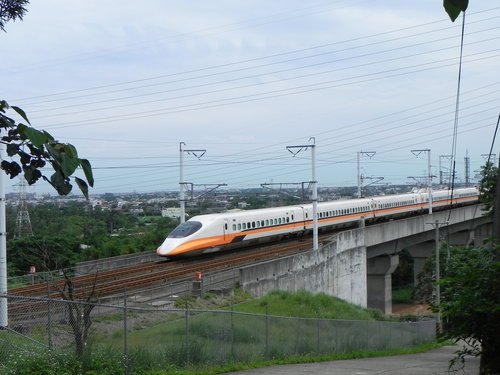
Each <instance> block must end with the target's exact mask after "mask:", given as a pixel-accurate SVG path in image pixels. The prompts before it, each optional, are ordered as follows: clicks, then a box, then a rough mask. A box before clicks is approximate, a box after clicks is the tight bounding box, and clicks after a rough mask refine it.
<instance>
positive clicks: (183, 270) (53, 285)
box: [9, 233, 331, 299]
mask: <svg viewBox="0 0 500 375" xmlns="http://www.w3.org/2000/svg"><path fill="white" fill-rule="evenodd" d="M328 236H331V233H330V234H327V235H323V239H324V238H326V237H328ZM320 239H321V237H320ZM310 248H311V243H310V241H309V240H307V241H297V240H294V241H292V240H288V241H285V242H284V241H281V242H278V243H274V244H267V245H265V246H262V245H260V246H258V247H257V246H256V247H249V248H246V249H239V250H237V251H228V252H221V253H214V254H210V255H206V256H202V257H198V258H187V259H181V260H169V261H158V262H154V263H141V264H138V265H135V266H127V267H123V268H118V269H115V270H112V271H104V272H98V273H95V274H88V275H80V276H75V277H72V278H71V282H72V283H73V287H74V288H75V293H74V296H75V297H80V298H84V296H85V294H86V293H87V294H88V290H89V288H94V295H96V296H99V297H105V296H110V295H116V294H122V293H124V292H133V291H134V290H138V289H143V288H145V287H150V286H154V285H161V284H166V283H173V282H181V281H186V280H190V279H192V277H193V275H194V273H195V272H203V273H208V274H210V273H215V272H217V271H220V270H227V269H231V268H238V267H242V266H245V265H248V264H252V263H255V262H261V261H265V260H269V259H274V258H277V257H281V256H287V255H291V254H294V253H298V252H301V251H307V250H309V249H310ZM64 287H65V280H64V279H60V280H55V281H52V282H48V283H42V284H35V285H30V286H26V287H21V288H16V289H12V290H9V294H11V295H16V296H29V297H49V296H50V297H51V298H62V297H63V294H62V290H63V288H64ZM76 299H78V298H76Z"/></svg>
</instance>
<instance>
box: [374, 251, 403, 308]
mask: <svg viewBox="0 0 500 375" xmlns="http://www.w3.org/2000/svg"><path fill="white" fill-rule="evenodd" d="M398 264H399V256H398V255H382V256H378V257H375V258H371V259H368V262H367V270H366V271H367V280H366V281H367V292H368V293H367V294H368V301H367V302H368V303H367V304H368V307H370V308H374V309H378V310H381V311H383V312H384V313H385V314H391V313H392V282H391V281H392V277H391V275H392V273H393V272H394V270H395V269H396V268H397V266H398Z"/></svg>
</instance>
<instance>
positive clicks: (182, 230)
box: [168, 221, 201, 238]
mask: <svg viewBox="0 0 500 375" xmlns="http://www.w3.org/2000/svg"><path fill="white" fill-rule="evenodd" d="M200 228H201V223H200V222H199V221H186V222H185V223H182V224H180V225H178V226H177V228H175V229H174V230H173V231H172V232H171V233H170V234H169V235H168V237H169V238H183V237H187V236H190V235H191V234H193V233H195V232H197V231H198V230H199V229H200Z"/></svg>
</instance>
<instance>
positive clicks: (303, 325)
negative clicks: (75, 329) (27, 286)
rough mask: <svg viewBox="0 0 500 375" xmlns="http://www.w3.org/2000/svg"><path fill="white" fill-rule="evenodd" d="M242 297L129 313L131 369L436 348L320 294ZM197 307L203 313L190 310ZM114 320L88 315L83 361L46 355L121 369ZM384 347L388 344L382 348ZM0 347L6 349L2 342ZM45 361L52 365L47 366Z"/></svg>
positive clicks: (231, 365)
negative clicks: (90, 318) (216, 308)
mask: <svg viewBox="0 0 500 375" xmlns="http://www.w3.org/2000/svg"><path fill="white" fill-rule="evenodd" d="M248 298H249V296H248V295H247V294H245V293H240V292H235V293H234V294H233V295H232V296H231V297H230V298H229V299H227V298H226V299H223V298H221V296H220V295H217V294H215V293H213V294H212V293H210V294H209V293H207V294H205V297H204V298H203V299H191V298H187V299H186V300H183V301H182V302H181V303H180V305H181V306H182V305H184V306H185V305H186V303H187V304H188V306H190V309H189V310H188V315H187V316H186V315H185V312H184V311H182V310H181V311H177V312H168V311H155V312H145V311H144V312H140V313H139V312H137V311H135V312H134V311H130V313H131V314H129V315H128V317H129V320H128V330H127V345H128V350H129V351H128V353H129V358H130V368H131V369H133V370H134V371H136V372H134V371H133V373H140V374H144V375H145V374H151V375H155V374H158V375H160V374H161V375H163V374H165V375H167V374H177V375H181V374H186V375H190V374H201V373H202V374H219V373H224V372H228V371H236V370H244V369H250V368H257V367H262V366H269V365H274V364H285V363H304V362H316V361H330V360H336V359H348V358H361V357H367V356H381V355H396V354H403V353H412V352H418V351H425V350H428V349H432V348H434V347H436V346H435V344H426V345H420V346H418V347H416V348H410V349H398V348H402V347H403V346H404V347H408V346H412V345H413V346H414V345H417V344H419V343H421V342H422V340H421V339H420V338H419V335H418V333H416V332H415V331H414V329H413V326H409V325H406V326H405V325H403V326H401V325H399V324H398V323H394V322H388V321H377V320H383V319H380V318H381V317H382V315H381V314H380V313H378V312H375V311H372V310H368V309H363V308H360V307H358V306H353V305H350V304H348V303H346V302H344V301H342V300H339V299H338V298H334V297H330V296H327V295H324V294H311V293H307V292H299V293H286V292H273V293H270V294H269V295H267V296H265V297H263V298H260V299H255V300H253V299H252V300H249V299H248ZM228 301H231V302H232V303H234V301H243V302H241V303H239V304H236V305H232V308H233V312H231V311H229V307H228V305H231V303H229V304H228ZM216 302H217V303H221V305H222V306H226V307H225V311H220V306H221V305H219V311H218V312H213V311H212V312H209V311H206V310H207V309H208V308H213V304H214V303H216ZM201 308H203V309H205V311H197V310H196V309H201ZM257 314H258V315H257ZM186 318H187V319H186ZM120 319H121V314H109V315H102V316H98V317H95V320H94V321H95V325H94V326H93V329H94V330H95V331H94V335H93V336H92V338H91V342H89V347H88V350H91V351H92V354H91V355H89V356H88V358H89V359H88V360H87V362H86V364H85V366H84V361H83V360H81V359H78V358H76V359H75V358H73V359H72V357H71V347H68V348H67V349H68V351H69V352H68V353H67V355H66V357H64V355H63V353H59V352H58V354H57V355H58V356H59V357H60V358H59V359H57V360H55V359H53V360H55V361H56V362H57V361H60V362H61V363H63V362H65V361H66V363H68V364H67V365H68V366H76V364H74V363H73V362H74V361H76V363H77V364H78V361H79V360H81V364H82V366H84V367H87V366H88V367H87V368H90V369H91V370H92V371H91V372H84V370H83V368H82V371H83V372H82V371H80V370H76V371H75V372H73V373H74V374H84V373H85V374H98V373H99V374H115V373H116V374H118V373H122V372H123V364H122V361H123V357H122V356H123V339H124V338H123V324H122V323H121V322H120ZM333 319H337V320H333ZM1 334H2V333H1V332H0V339H1V338H2V336H1ZM3 334H7V332H4V333H3ZM5 339H7V337H5ZM8 341H9V340H6V341H5V342H8ZM388 347H392V349H390V350H387V348H388ZM395 347H396V348H395ZM0 349H1V348H0ZM382 349H384V350H382ZM3 351H4V354H7V352H10V350H8V348H7V347H4V348H3ZM12 353H15V351H14V352H12ZM328 353H335V354H328ZM0 357H2V350H0ZM9 358H10V359H9V361H10V360H12V357H9ZM65 358H66V359H65ZM16 360H17V359H16ZM19 360H20V359H19ZM44 361H46V359H45V358H43V356H42V358H41V359H40V356H37V355H35V356H33V357H31V360H30V358H26V360H24V361H23V364H22V366H23V368H24V369H25V370H26V372H25V373H26V374H31V373H37V374H46V373H47V374H49V373H50V374H52V372H44V371H40V372H36V371H35V372H33V371H31V370H33V369H34V367H33V366H35V365H36V366H38V365H39V364H40V365H41V366H42V367H44V366H45V365H43V363H44ZM1 362H2V359H1V358H0V363H1ZM19 364H20V363H19ZM20 365H21V364H20ZM47 366H48V368H51V366H50V363H49V364H48V365H47ZM52 368H53V367H52ZM158 369H163V370H161V371H160V370H158ZM30 371H31V372H30ZM137 371H138V372H137ZM13 373H16V374H17V372H13ZM62 373H64V372H62ZM62 373H61V374H62ZM23 374H24V373H23ZM53 374H59V372H54V373H53Z"/></svg>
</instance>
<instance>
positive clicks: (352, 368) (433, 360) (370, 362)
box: [227, 346, 479, 375]
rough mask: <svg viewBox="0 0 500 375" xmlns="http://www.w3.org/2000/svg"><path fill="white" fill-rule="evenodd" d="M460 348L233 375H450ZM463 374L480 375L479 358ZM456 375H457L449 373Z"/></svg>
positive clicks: (250, 371)
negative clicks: (450, 366)
mask: <svg viewBox="0 0 500 375" xmlns="http://www.w3.org/2000/svg"><path fill="white" fill-rule="evenodd" d="M457 349H458V346H443V347H441V348H439V349H434V350H430V351H428V352H425V353H418V354H405V355H398V356H393V357H378V358H364V359H351V360H342V361H332V362H318V363H307V364H300V365H283V366H270V367H264V368H260V369H254V370H247V371H239V372H230V373H227V374H232V375H303V374H314V375H374V374H384V375H387V374H390V375H396V374H397V375H400V374H401V375H420V374H421V375H424V374H425V375H444V374H449V373H448V361H449V360H450V359H451V358H453V357H454V352H455V351H456V350H457ZM465 365H466V366H465V369H464V371H458V372H456V373H455V374H460V375H476V374H478V373H479V358H473V357H467V359H466V361H465ZM450 374H454V372H450Z"/></svg>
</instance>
